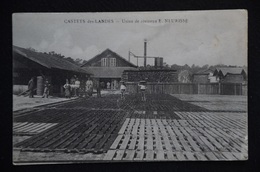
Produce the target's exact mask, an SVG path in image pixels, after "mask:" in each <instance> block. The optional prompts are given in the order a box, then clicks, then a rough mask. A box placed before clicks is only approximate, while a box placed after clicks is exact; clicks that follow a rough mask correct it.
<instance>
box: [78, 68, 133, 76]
mask: <svg viewBox="0 0 260 172" xmlns="http://www.w3.org/2000/svg"><path fill="white" fill-rule="evenodd" d="M82 68H83V69H85V70H86V71H88V72H90V73H92V74H93V75H94V77H96V78H121V76H122V74H123V71H124V70H138V69H137V68H134V67H90V66H88V67H82Z"/></svg>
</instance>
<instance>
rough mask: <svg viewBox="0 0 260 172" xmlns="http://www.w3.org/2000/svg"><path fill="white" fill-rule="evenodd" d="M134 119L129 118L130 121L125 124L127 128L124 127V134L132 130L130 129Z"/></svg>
mask: <svg viewBox="0 0 260 172" xmlns="http://www.w3.org/2000/svg"><path fill="white" fill-rule="evenodd" d="M134 120H135V119H130V122H129V124H128V125H127V128H126V130H125V133H124V134H127V135H128V134H131V131H132V129H133V125H134V122H135V121H134Z"/></svg>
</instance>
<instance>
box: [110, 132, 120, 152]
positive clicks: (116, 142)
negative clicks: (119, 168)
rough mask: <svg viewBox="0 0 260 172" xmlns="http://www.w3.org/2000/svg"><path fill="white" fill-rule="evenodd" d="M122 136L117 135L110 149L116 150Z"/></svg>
mask: <svg viewBox="0 0 260 172" xmlns="http://www.w3.org/2000/svg"><path fill="white" fill-rule="evenodd" d="M122 137H123V135H118V136H117V138H116V140H115V141H114V143H113V144H112V145H111V147H110V149H117V147H118V145H119V142H120V141H121V139H122Z"/></svg>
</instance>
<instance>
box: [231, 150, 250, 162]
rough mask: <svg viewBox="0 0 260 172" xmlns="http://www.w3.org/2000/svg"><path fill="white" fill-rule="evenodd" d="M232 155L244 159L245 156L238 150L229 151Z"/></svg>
mask: <svg viewBox="0 0 260 172" xmlns="http://www.w3.org/2000/svg"><path fill="white" fill-rule="evenodd" d="M231 153H232V155H233V156H234V157H236V158H237V159H238V160H246V159H247V158H246V157H245V156H244V154H243V153H240V152H231Z"/></svg>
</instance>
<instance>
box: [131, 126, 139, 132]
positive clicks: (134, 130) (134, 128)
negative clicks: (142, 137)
mask: <svg viewBox="0 0 260 172" xmlns="http://www.w3.org/2000/svg"><path fill="white" fill-rule="evenodd" d="M138 125H139V124H135V125H134V127H133V130H132V133H131V134H133V135H137V129H138Z"/></svg>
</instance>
